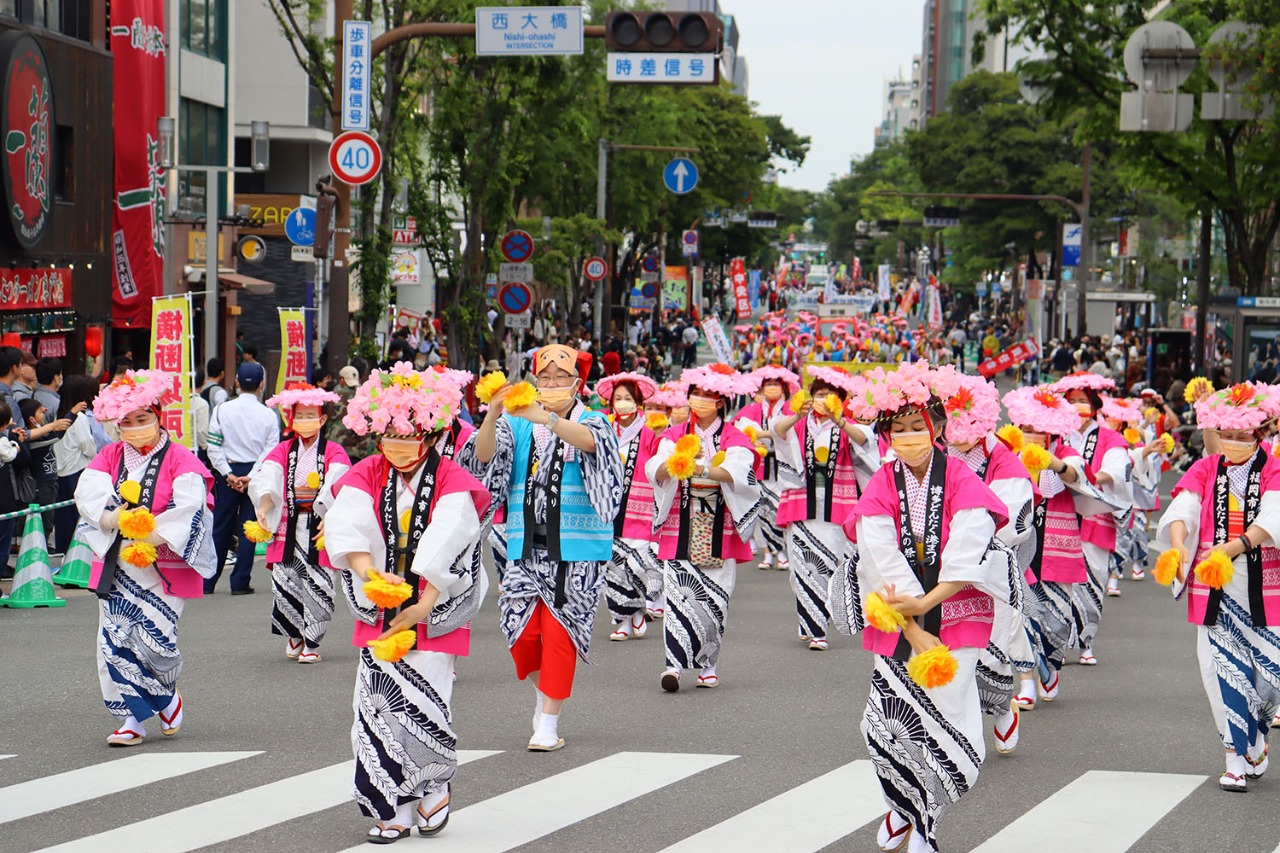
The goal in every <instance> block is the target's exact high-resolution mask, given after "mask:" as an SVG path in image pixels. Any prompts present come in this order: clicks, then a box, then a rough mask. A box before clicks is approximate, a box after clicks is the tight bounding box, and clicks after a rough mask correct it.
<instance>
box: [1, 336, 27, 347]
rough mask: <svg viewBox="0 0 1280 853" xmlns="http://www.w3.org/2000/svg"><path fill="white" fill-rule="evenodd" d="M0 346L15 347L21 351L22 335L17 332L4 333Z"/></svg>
mask: <svg viewBox="0 0 1280 853" xmlns="http://www.w3.org/2000/svg"><path fill="white" fill-rule="evenodd" d="M0 344H2V345H3V346H7V347H17V348H18V349H22V335H20V334H18V333H17V332H5V333H4V337H3V338H0Z"/></svg>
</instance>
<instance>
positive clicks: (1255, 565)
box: [1156, 382, 1280, 792]
mask: <svg viewBox="0 0 1280 853" xmlns="http://www.w3.org/2000/svg"><path fill="white" fill-rule="evenodd" d="M1195 408H1196V419H1197V422H1198V423H1199V424H1200V426H1201V427H1202V428H1203V429H1205V430H1210V429H1212V430H1216V432H1217V437H1218V446H1219V449H1220V450H1221V453H1212V454H1209V455H1207V456H1204V457H1203V458H1201V459H1199V460H1198V461H1197V462H1196V463H1195V464H1193V465H1192V466H1191V467H1190V468H1189V469H1188V470H1187V473H1186V474H1184V475H1183V476H1182V478H1181V479H1180V480H1179V481H1178V485H1177V486H1176V487H1175V488H1174V490H1173V500H1172V502H1170V504H1169V508H1168V509H1166V510H1165V512H1164V515H1163V516H1161V518H1160V526H1159V528H1158V530H1157V532H1156V543H1157V547H1159V548H1160V549H1162V551H1164V550H1166V549H1172V551H1173V554H1162V555H1161V557H1160V560H1159V561H1158V562H1157V567H1156V576H1157V578H1160V574H1161V568H1162V564H1164V563H1165V562H1166V560H1169V559H1170V558H1171V560H1172V562H1173V564H1174V565H1175V566H1176V580H1177V586H1176V588H1178V589H1179V590H1180V592H1179V594H1185V595H1186V597H1187V621H1189V622H1190V623H1192V624H1193V625H1196V626H1197V627H1196V655H1197V657H1198V659H1199V661H1200V674H1201V678H1202V680H1203V682H1204V690H1205V694H1206V695H1207V696H1208V697H1209V707H1210V709H1211V711H1212V713H1213V722H1214V725H1215V727H1216V728H1217V730H1218V736H1219V737H1220V738H1221V740H1222V744H1223V746H1224V747H1225V748H1226V771H1225V772H1224V773H1223V774H1222V775H1221V776H1220V777H1219V779H1218V785H1219V787H1220V788H1222V790H1224V791H1238V792H1243V791H1247V790H1248V787H1249V780H1250V779H1257V778H1259V777H1261V776H1262V774H1263V773H1264V772H1265V771H1266V769H1267V766H1268V765H1269V763H1270V761H1269V759H1268V756H1267V733H1268V731H1269V729H1270V727H1271V725H1272V721H1273V718H1274V716H1275V715H1276V712H1277V709H1280V688H1278V687H1277V679H1276V673H1277V671H1280V635H1277V633H1276V626H1277V625H1280V584H1277V582H1276V580H1275V577H1276V570H1277V567H1280V550H1277V549H1276V542H1275V535H1274V534H1273V532H1272V531H1276V530H1280V461H1278V460H1277V459H1276V458H1275V457H1274V456H1272V455H1270V454H1268V453H1267V452H1266V451H1265V450H1264V449H1262V448H1260V447H1259V439H1260V436H1261V434H1262V433H1261V431H1262V428H1263V424H1264V423H1265V422H1266V421H1268V420H1270V419H1271V418H1273V417H1275V416H1276V415H1277V414H1278V413H1280V394H1278V392H1277V389H1276V388H1275V387H1274V386H1267V385H1260V384H1254V383H1250V382H1246V383H1241V384H1239V385H1235V386H1233V387H1230V388H1224V389H1222V390H1221V391H1217V392H1215V393H1213V394H1212V395H1209V396H1207V397H1205V398H1204V399H1201V400H1199V401H1198V402H1197V403H1196V404H1195ZM1223 563H1226V564H1227V565H1223ZM1193 566H1194V567H1195V568H1194V569H1193V568H1192V567H1193ZM1160 579H1161V580H1162V582H1163V581H1165V580H1167V579H1166V578H1160ZM1184 582H1185V584H1186V586H1185V587H1183V583H1184Z"/></svg>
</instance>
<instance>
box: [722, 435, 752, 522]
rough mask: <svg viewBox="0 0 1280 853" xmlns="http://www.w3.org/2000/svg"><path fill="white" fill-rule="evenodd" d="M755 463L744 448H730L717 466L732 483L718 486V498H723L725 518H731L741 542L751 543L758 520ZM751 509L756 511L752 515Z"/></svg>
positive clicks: (748, 451)
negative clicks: (727, 513)
mask: <svg viewBox="0 0 1280 853" xmlns="http://www.w3.org/2000/svg"><path fill="white" fill-rule="evenodd" d="M755 464H756V455H755V453H753V452H752V451H750V450H747V449H746V448H745V447H730V448H729V449H728V450H726V451H725V454H724V461H723V462H721V463H720V466H719V467H721V468H723V469H724V470H726V471H728V472H729V476H731V477H732V478H733V482H732V483H721V484H720V496H721V497H722V498H723V499H724V503H725V506H726V507H727V508H728V510H729V515H730V516H732V517H733V524H734V527H735V528H737V530H738V538H739V539H741V540H742V541H743V542H749V541H750V540H751V534H752V533H753V532H754V531H755V526H756V522H757V520H758V518H759V512H758V510H759V506H758V505H759V503H760V483H759V481H757V480H756V478H755V476H754V470H753V469H754V466H755ZM753 508H754V509H756V510H757V512H756V513H751V510H752V509H753ZM749 513H750V514H749Z"/></svg>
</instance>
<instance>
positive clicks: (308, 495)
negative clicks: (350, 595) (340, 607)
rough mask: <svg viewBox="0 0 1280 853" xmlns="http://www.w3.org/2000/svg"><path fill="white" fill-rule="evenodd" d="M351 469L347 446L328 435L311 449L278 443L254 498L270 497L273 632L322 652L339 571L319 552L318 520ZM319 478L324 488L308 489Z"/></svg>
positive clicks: (256, 479) (261, 468) (257, 478)
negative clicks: (311, 480)
mask: <svg viewBox="0 0 1280 853" xmlns="http://www.w3.org/2000/svg"><path fill="white" fill-rule="evenodd" d="M350 467H351V460H350V459H349V458H348V457H347V452H346V451H345V450H343V448H342V445H340V444H338V443H337V442H334V441H328V440H327V439H325V438H324V437H323V436H321V437H319V438H317V439H316V440H315V441H312V442H311V444H310V446H307V445H306V444H305V443H304V442H303V441H302V440H301V439H299V438H297V437H296V436H295V437H294V438H291V439H289V440H287V441H282V442H280V443H279V444H277V445H276V446H275V447H274V448H273V449H272V450H271V452H269V453H268V454H267V455H266V457H265V458H264V459H263V460H262V462H261V464H259V465H258V467H257V468H255V469H254V472H253V474H252V476H251V478H250V480H249V498H250V499H251V500H252V501H253V505H254V506H255V507H256V506H258V505H259V504H260V503H261V501H262V499H263V498H264V497H265V496H267V495H270V496H271V498H272V504H271V511H270V512H269V513H268V514H267V519H266V521H267V529H268V530H273V531H275V534H276V536H275V539H274V540H272V542H271V544H270V545H268V546H267V566H268V568H270V569H271V593H272V607H271V633H273V634H279V635H281V636H284V637H288V638H289V639H291V640H301V641H302V642H303V644H304V645H305V646H306V647H307V648H308V649H315V648H318V647H319V645H320V641H321V640H322V639H324V635H325V633H326V632H327V631H328V630H329V623H330V622H331V621H333V571H332V569H331V568H330V565H329V558H328V556H327V555H326V554H324V553H322V552H319V551H317V550H316V546H315V543H314V542H313V541H312V540H313V539H314V538H315V536H316V535H317V531H316V529H315V528H316V527H318V526H319V525H318V524H317V518H316V517H317V516H320V515H322V514H323V513H322V512H321V509H322V508H323V507H324V506H326V505H327V504H328V503H329V502H330V501H331V500H332V489H333V486H334V485H335V484H336V483H337V482H338V480H340V479H342V475H343V474H345V473H346V472H347V469H349V468H350ZM311 474H316V475H318V476H319V478H320V487H319V488H318V489H312V488H309V487H308V486H307V478H308V477H309V476H310V475H311Z"/></svg>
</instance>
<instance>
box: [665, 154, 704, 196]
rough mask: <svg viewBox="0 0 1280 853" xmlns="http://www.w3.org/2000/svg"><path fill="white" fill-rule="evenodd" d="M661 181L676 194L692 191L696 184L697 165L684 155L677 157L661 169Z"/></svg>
mask: <svg viewBox="0 0 1280 853" xmlns="http://www.w3.org/2000/svg"><path fill="white" fill-rule="evenodd" d="M662 182H663V183H664V184H666V185H667V189H669V190H671V192H673V193H675V194H676V195H684V194H685V193H688V192H692V191H693V188H694V187H696V186H697V185H698V167H697V166H695V165H693V161H692V160H690V159H688V158H686V157H677V158H676V159H674V160H672V161H671V162H670V163H668V164H667V167H666V168H665V169H663V170H662Z"/></svg>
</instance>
